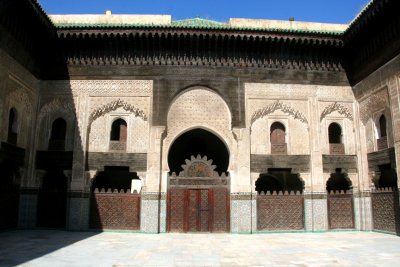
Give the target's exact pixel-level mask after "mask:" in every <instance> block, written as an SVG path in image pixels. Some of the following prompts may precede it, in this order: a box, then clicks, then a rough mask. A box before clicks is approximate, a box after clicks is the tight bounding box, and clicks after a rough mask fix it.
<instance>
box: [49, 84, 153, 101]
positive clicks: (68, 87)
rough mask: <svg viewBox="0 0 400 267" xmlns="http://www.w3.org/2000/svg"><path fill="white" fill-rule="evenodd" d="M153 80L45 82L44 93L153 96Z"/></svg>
mask: <svg viewBox="0 0 400 267" xmlns="http://www.w3.org/2000/svg"><path fill="white" fill-rule="evenodd" d="M152 90H153V81H152V80H71V81H69V80H68V81H45V82H43V89H42V93H44V94H46V95H52V94H58V93H60V92H64V93H65V92H67V93H71V91H72V93H73V95H79V94H81V93H83V94H85V95H89V96H116V95H118V96H130V97H131V96H151V95H152Z"/></svg>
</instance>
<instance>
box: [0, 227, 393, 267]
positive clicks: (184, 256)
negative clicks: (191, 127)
mask: <svg viewBox="0 0 400 267" xmlns="http://www.w3.org/2000/svg"><path fill="white" fill-rule="evenodd" d="M399 247H400V238H399V237H397V236H394V235H388V234H382V233H376V232H324V233H270V234H253V235H247V234H246V235H245V234H142V233H132V232H67V231H58V230H15V231H5V232H1V233H0V266H2V267H3V266H69V267H72V266H398V263H399V261H400V250H399Z"/></svg>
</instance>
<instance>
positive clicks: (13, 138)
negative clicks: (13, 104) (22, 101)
mask: <svg viewBox="0 0 400 267" xmlns="http://www.w3.org/2000/svg"><path fill="white" fill-rule="evenodd" d="M17 136H18V113H17V110H16V109H15V108H11V109H10V113H9V115H8V134H7V142H8V143H10V144H13V145H16V144H17Z"/></svg>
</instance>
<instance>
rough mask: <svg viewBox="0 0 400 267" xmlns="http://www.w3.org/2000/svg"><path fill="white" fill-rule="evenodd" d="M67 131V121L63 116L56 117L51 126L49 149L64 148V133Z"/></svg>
mask: <svg viewBox="0 0 400 267" xmlns="http://www.w3.org/2000/svg"><path fill="white" fill-rule="evenodd" d="M66 131H67V122H66V121H65V120H64V119H63V118H58V119H56V120H55V121H54V122H53V124H52V126H51V135H50V140H49V150H61V151H62V150H64V149H65V134H66Z"/></svg>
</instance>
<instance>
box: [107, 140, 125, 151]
mask: <svg viewBox="0 0 400 267" xmlns="http://www.w3.org/2000/svg"><path fill="white" fill-rule="evenodd" d="M109 151H118V152H121V151H126V142H121V141H110V147H109Z"/></svg>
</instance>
